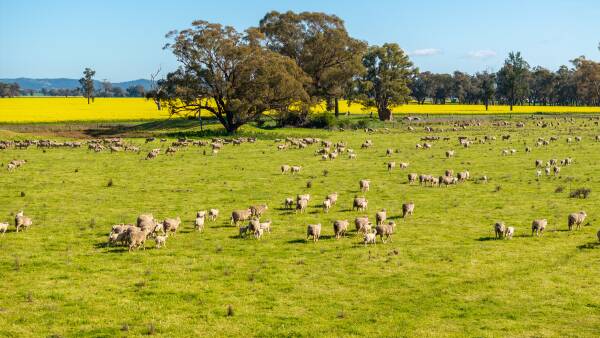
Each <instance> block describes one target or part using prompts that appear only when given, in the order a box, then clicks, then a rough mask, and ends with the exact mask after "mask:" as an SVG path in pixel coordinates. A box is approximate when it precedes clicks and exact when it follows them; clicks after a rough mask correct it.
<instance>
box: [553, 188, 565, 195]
mask: <svg viewBox="0 0 600 338" xmlns="http://www.w3.org/2000/svg"><path fill="white" fill-rule="evenodd" d="M564 190H565V188H563V187H556V189H554V192H555V193H557V194H559V193H561V192H563V191H564Z"/></svg>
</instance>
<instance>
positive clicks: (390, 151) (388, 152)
mask: <svg viewBox="0 0 600 338" xmlns="http://www.w3.org/2000/svg"><path fill="white" fill-rule="evenodd" d="M385 154H386V155H387V156H392V155H393V154H394V149H392V148H388V149H387V150H386V151H385Z"/></svg>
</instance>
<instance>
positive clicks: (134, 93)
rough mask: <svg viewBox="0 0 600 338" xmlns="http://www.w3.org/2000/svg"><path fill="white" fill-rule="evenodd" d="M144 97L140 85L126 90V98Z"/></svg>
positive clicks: (142, 88) (143, 91)
mask: <svg viewBox="0 0 600 338" xmlns="http://www.w3.org/2000/svg"><path fill="white" fill-rule="evenodd" d="M144 95H145V90H144V86H142V85H137V86H130V87H128V88H127V96H129V97H144Z"/></svg>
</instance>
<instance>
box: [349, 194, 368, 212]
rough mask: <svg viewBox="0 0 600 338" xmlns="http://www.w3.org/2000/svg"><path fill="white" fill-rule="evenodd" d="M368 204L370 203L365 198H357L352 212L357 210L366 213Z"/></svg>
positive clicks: (353, 203)
mask: <svg viewBox="0 0 600 338" xmlns="http://www.w3.org/2000/svg"><path fill="white" fill-rule="evenodd" d="M368 203H369V202H368V201H367V199H366V198H364V197H355V198H354V201H353V202H352V210H354V209H356V210H360V211H364V210H366V209H367V206H368Z"/></svg>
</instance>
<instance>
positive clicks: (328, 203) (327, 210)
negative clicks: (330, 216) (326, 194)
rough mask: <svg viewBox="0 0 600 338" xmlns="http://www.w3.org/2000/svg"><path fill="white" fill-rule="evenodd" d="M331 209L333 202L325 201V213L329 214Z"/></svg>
mask: <svg viewBox="0 0 600 338" xmlns="http://www.w3.org/2000/svg"><path fill="white" fill-rule="evenodd" d="M329 209H331V200H330V199H325V200H324V201H323V212H325V213H327V212H329Z"/></svg>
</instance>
